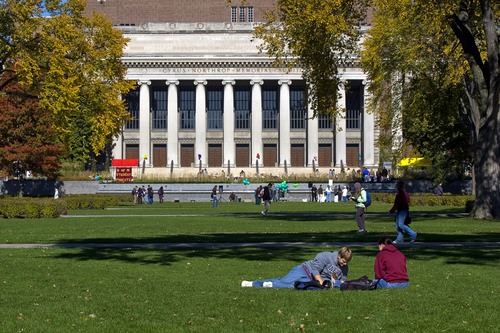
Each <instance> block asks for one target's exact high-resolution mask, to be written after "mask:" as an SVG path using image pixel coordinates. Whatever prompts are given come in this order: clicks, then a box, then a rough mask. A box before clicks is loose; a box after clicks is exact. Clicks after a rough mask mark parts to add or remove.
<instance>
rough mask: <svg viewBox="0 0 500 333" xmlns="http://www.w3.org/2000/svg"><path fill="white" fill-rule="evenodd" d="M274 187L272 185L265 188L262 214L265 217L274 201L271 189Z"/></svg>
mask: <svg viewBox="0 0 500 333" xmlns="http://www.w3.org/2000/svg"><path fill="white" fill-rule="evenodd" d="M272 187H273V184H272V183H269V184H267V186H264V193H263V195H262V201H264V210H263V211H262V212H261V214H262V215H263V216H266V215H267V212H269V207H270V206H271V200H272V195H271V191H272V190H271V189H272Z"/></svg>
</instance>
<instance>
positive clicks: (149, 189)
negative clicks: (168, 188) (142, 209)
mask: <svg viewBox="0 0 500 333" xmlns="http://www.w3.org/2000/svg"><path fill="white" fill-rule="evenodd" d="M147 195H148V204H150V205H152V204H153V196H154V191H153V188H152V187H151V185H148V189H147Z"/></svg>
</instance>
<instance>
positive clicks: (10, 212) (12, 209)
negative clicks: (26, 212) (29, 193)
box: [2, 204, 23, 219]
mask: <svg viewBox="0 0 500 333" xmlns="http://www.w3.org/2000/svg"><path fill="white" fill-rule="evenodd" d="M2 213H3V215H4V216H5V217H6V218H9V219H11V218H16V217H22V216H23V207H22V205H16V204H10V205H9V204H8V205H6V206H5V207H4V209H3V211H2Z"/></svg>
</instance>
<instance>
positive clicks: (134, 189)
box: [132, 186, 137, 204]
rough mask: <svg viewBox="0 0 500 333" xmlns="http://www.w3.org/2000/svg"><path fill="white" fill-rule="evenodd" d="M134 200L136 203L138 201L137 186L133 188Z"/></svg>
mask: <svg viewBox="0 0 500 333" xmlns="http://www.w3.org/2000/svg"><path fill="white" fill-rule="evenodd" d="M132 200H134V204H136V203H137V186H135V187H134V188H133V189H132Z"/></svg>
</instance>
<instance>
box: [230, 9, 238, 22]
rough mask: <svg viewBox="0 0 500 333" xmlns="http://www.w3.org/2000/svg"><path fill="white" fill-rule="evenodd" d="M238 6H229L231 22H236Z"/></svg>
mask: <svg viewBox="0 0 500 333" xmlns="http://www.w3.org/2000/svg"><path fill="white" fill-rule="evenodd" d="M237 11H238V8H237V7H231V22H237V21H238V20H237V19H238V16H237V15H238V14H237Z"/></svg>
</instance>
